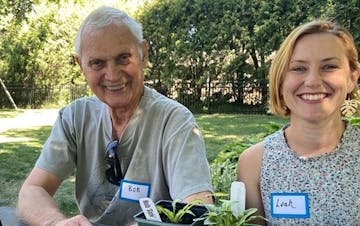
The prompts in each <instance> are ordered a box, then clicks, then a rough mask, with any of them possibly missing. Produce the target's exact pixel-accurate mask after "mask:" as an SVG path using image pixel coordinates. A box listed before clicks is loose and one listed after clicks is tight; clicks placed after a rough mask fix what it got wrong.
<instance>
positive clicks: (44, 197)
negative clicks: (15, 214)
mask: <svg viewBox="0 0 360 226" xmlns="http://www.w3.org/2000/svg"><path fill="white" fill-rule="evenodd" d="M18 210H19V214H20V218H21V220H23V221H25V222H26V223H27V224H29V225H41V226H43V225H44V226H45V225H46V226H50V225H55V223H56V222H58V221H60V220H63V219H66V217H65V215H64V214H62V213H61V212H60V210H59V208H58V207H57V205H56V203H55V201H54V199H53V197H52V196H50V195H49V193H47V192H46V191H45V190H44V189H43V188H41V187H38V186H26V187H23V188H22V189H21V191H20V193H19V202H18Z"/></svg>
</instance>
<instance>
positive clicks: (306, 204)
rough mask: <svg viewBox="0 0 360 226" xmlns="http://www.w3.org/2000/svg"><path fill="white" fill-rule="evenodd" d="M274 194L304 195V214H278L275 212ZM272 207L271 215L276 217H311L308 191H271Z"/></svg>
mask: <svg viewBox="0 0 360 226" xmlns="http://www.w3.org/2000/svg"><path fill="white" fill-rule="evenodd" d="M274 196H304V198H305V213H304V214H276V213H274V208H273V204H274V203H273V200H274ZM270 209H271V216H272V217H274V218H310V205H309V194H308V193H300V192H294V193H289V192H284V193H271V194H270Z"/></svg>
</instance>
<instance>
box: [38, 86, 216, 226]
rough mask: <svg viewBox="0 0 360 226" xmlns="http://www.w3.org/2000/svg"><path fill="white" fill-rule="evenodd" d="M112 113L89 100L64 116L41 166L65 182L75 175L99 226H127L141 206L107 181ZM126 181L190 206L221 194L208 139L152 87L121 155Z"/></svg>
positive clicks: (87, 211) (83, 202) (82, 201)
mask: <svg viewBox="0 0 360 226" xmlns="http://www.w3.org/2000/svg"><path fill="white" fill-rule="evenodd" d="M112 138H113V137H112V123H111V118H110V114H109V111H108V106H107V105H106V104H104V103H103V102H101V101H100V100H99V99H97V98H96V97H90V98H89V97H88V98H81V99H79V100H76V101H74V102H73V103H71V104H70V105H69V106H67V107H65V108H63V109H62V110H60V112H59V117H58V119H57V120H56V122H55V125H54V127H53V129H52V132H51V135H50V137H49V138H48V140H47V141H46V143H45V146H44V149H43V151H42V153H41V155H40V157H39V159H38V161H37V163H36V166H37V167H39V168H41V169H44V170H46V171H49V172H51V173H53V174H55V175H57V176H58V177H60V178H61V179H65V178H67V177H69V176H71V175H72V174H73V173H74V172H75V177H76V182H75V184H76V200H77V202H78V204H79V207H80V211H81V213H82V214H83V215H85V216H86V217H88V218H89V219H90V221H91V222H93V223H97V224H96V225H127V224H129V223H130V222H133V215H134V214H136V213H137V212H139V211H140V206H139V204H138V202H134V201H129V200H124V199H119V187H118V186H115V185H113V184H110V183H109V182H108V181H107V180H106V177H105V170H106V169H107V168H108V167H107V165H106V161H105V159H104V156H105V149H106V146H107V144H108V143H109V142H111V141H112ZM117 153H118V157H119V160H120V163H121V168H122V172H123V174H124V175H125V180H127V181H131V182H139V183H145V184H150V186H151V189H150V191H151V192H150V198H151V199H152V200H153V201H154V202H156V201H157V200H161V199H184V198H185V197H187V196H189V195H191V194H194V193H197V192H202V191H213V188H212V185H211V177H210V169H209V164H208V162H207V159H206V151H205V144H204V140H203V137H202V136H201V134H200V132H199V130H198V127H197V125H196V122H195V120H194V117H193V115H192V113H191V112H190V111H189V110H188V109H187V108H185V107H184V106H183V105H181V104H179V103H177V102H175V101H173V100H171V99H169V98H167V97H165V96H163V95H161V94H159V93H158V92H156V91H155V90H153V89H150V88H148V87H145V91H144V95H143V97H142V99H141V101H140V104H139V106H138V109H137V110H136V112H135V114H134V115H133V117H132V118H131V120H130V121H129V123H128V126H127V128H126V130H125V132H124V135H123V136H122V138H121V139H120V142H119V146H118V149H117Z"/></svg>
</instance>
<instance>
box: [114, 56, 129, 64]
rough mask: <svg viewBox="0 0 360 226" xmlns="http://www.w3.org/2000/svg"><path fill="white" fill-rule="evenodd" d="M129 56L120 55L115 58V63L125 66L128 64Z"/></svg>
mask: <svg viewBox="0 0 360 226" xmlns="http://www.w3.org/2000/svg"><path fill="white" fill-rule="evenodd" d="M130 57H131V55H130V54H122V55H120V56H118V57H117V59H116V62H117V63H118V64H122V65H126V64H129V63H130Z"/></svg>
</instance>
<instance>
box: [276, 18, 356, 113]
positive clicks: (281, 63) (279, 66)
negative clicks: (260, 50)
mask: <svg viewBox="0 0 360 226" xmlns="http://www.w3.org/2000/svg"><path fill="white" fill-rule="evenodd" d="M317 33H329V34H332V35H335V36H336V37H339V38H340V39H341V40H342V42H343V43H344V46H345V49H346V52H347V58H348V59H349V66H350V69H351V70H352V71H354V70H358V67H359V66H358V65H359V64H358V52H357V49H356V46H355V43H354V39H353V36H352V35H351V34H350V32H349V31H348V30H346V29H345V28H344V27H342V26H340V25H338V24H336V23H334V22H331V21H323V20H316V21H312V22H309V23H306V24H303V25H300V26H299V27H297V28H295V29H294V30H293V31H292V32H291V33H290V34H289V35H288V36H287V37H286V39H285V40H284V41H283V43H282V44H281V46H280V48H279V50H278V52H277V54H276V55H275V58H274V59H273V61H272V64H271V67H270V72H269V93H270V100H269V108H270V111H271V112H272V113H273V114H275V115H277V116H281V117H286V116H289V114H290V110H289V109H288V108H287V107H286V106H285V103H284V99H283V97H282V95H281V86H282V83H283V81H284V77H285V74H286V72H287V70H288V67H289V62H290V59H291V57H292V54H293V50H294V47H295V45H296V43H297V41H298V40H299V39H300V38H301V37H303V36H305V35H309V34H317ZM356 90H357V86H356V87H355V89H354V90H353V91H352V95H353V94H354V93H355V92H356Z"/></svg>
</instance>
